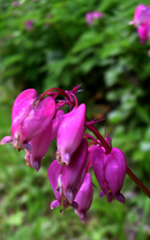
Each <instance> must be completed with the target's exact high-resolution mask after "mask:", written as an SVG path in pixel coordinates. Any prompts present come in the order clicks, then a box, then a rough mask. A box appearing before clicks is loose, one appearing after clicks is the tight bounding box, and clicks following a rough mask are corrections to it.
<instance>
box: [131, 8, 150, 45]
mask: <svg viewBox="0 0 150 240" xmlns="http://www.w3.org/2000/svg"><path fill="white" fill-rule="evenodd" d="M129 24H130V25H134V26H135V27H136V28H137V32H138V35H139V38H140V40H141V44H144V43H145V41H146V40H148V41H149V42H150V6H145V5H144V4H140V5H138V6H137V8H136V10H135V13H134V17H133V21H131V22H129Z"/></svg>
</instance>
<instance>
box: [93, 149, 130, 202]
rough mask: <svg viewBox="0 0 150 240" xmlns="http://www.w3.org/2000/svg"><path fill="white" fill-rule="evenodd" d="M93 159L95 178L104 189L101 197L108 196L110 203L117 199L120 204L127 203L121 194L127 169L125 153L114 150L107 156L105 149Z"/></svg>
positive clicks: (94, 153)
mask: <svg viewBox="0 0 150 240" xmlns="http://www.w3.org/2000/svg"><path fill="white" fill-rule="evenodd" d="M91 157H92V166H93V170H94V173H95V176H96V178H97V180H98V182H99V185H100V187H101V189H102V191H101V192H100V197H103V196H105V195H107V201H108V202H111V201H112V200H113V199H114V198H116V199H117V200H118V201H119V202H122V203H125V198H124V196H123V195H122V194H121V193H120V190H121V188H122V186H123V182H124V178H125V174H126V169H127V163H126V159H125V156H124V154H123V152H122V151H121V150H120V149H118V148H112V150H111V152H110V153H109V154H106V153H105V151H104V149H103V148H99V149H96V150H95V151H94V152H93V154H92V156H91Z"/></svg>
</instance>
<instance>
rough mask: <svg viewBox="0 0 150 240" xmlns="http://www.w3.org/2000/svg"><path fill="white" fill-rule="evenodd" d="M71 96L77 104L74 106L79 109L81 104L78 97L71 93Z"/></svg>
mask: <svg viewBox="0 0 150 240" xmlns="http://www.w3.org/2000/svg"><path fill="white" fill-rule="evenodd" d="M70 95H71V96H72V97H73V98H74V102H75V104H74V105H75V106H76V107H78V106H79V103H78V99H77V97H76V95H75V94H74V93H71V94H70Z"/></svg>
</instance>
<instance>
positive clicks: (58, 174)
mask: <svg viewBox="0 0 150 240" xmlns="http://www.w3.org/2000/svg"><path fill="white" fill-rule="evenodd" d="M86 164H87V141H86V140H85V139H83V140H82V142H81V144H80V146H79V148H78V149H77V151H76V152H75V153H74V154H73V157H72V161H71V163H70V164H69V165H68V166H67V165H59V164H58V162H57V161H56V160H55V161H54V162H53V163H51V164H50V166H49V170H48V178H49V182H50V184H51V186H52V188H53V191H54V194H55V196H56V198H57V204H56V202H54V203H55V204H56V207H57V205H61V203H64V200H65V205H64V206H63V208H66V206H68V205H70V204H71V205H72V204H74V198H75V196H76V194H77V191H78V189H79V188H80V186H81V184H82V182H83V180H84V177H85V174H86V171H84V170H85V169H86ZM81 178H82V182H81ZM54 203H52V206H51V208H53V207H55V204H54ZM66 203H67V205H66Z"/></svg>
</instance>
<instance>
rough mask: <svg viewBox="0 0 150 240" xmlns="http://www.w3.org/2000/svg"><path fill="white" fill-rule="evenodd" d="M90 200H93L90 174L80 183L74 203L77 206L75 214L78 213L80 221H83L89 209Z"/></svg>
mask: <svg viewBox="0 0 150 240" xmlns="http://www.w3.org/2000/svg"><path fill="white" fill-rule="evenodd" d="M92 200H93V186H92V179H91V175H90V173H87V174H86V176H85V179H84V182H83V183H82V185H81V187H80V189H79V191H78V193H77V195H76V198H75V202H77V203H78V205H79V207H78V209H77V210H76V212H77V213H78V216H79V218H80V219H81V220H82V221H83V220H84V219H85V216H86V212H87V211H88V209H89V208H90V206H91V204H92ZM81 216H82V217H81Z"/></svg>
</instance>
